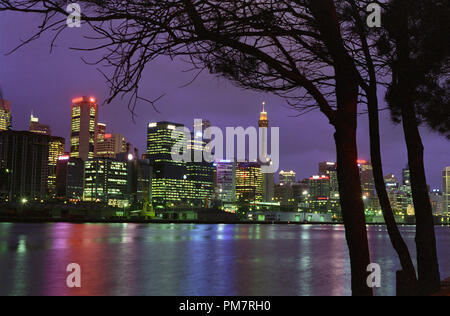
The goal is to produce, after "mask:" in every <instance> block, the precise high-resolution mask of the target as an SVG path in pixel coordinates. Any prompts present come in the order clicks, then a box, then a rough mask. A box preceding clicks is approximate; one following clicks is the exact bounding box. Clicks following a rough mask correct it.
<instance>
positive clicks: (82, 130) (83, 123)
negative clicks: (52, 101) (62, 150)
mask: <svg viewBox="0 0 450 316" xmlns="http://www.w3.org/2000/svg"><path fill="white" fill-rule="evenodd" d="M97 110H98V105H97V99H95V98H93V97H81V98H76V99H73V100H72V124H71V134H70V156H71V157H74V158H81V159H83V160H84V161H86V160H88V159H90V158H94V155H95V144H96V142H97V114H98V113H97Z"/></svg>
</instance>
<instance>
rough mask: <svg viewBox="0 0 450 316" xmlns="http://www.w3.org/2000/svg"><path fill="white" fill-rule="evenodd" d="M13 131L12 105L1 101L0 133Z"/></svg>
mask: <svg viewBox="0 0 450 316" xmlns="http://www.w3.org/2000/svg"><path fill="white" fill-rule="evenodd" d="M9 129H11V103H9V101H7V100H2V99H0V131H7V130H9Z"/></svg>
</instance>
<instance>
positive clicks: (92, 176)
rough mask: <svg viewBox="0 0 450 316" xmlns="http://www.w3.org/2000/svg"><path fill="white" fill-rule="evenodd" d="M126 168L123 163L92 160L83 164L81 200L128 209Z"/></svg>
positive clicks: (99, 159) (108, 159) (108, 160)
mask: <svg viewBox="0 0 450 316" xmlns="http://www.w3.org/2000/svg"><path fill="white" fill-rule="evenodd" d="M127 181H128V166H127V163H126V162H124V161H119V160H116V159H110V158H93V159H89V160H87V161H86V162H85V163H84V191H83V200H84V201H87V202H98V203H104V204H107V205H109V206H112V207H118V208H125V207H128V204H129V201H128V196H127V192H128V182H127Z"/></svg>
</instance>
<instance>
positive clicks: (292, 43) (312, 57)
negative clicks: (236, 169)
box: [0, 0, 372, 295]
mask: <svg viewBox="0 0 450 316" xmlns="http://www.w3.org/2000/svg"><path fill="white" fill-rule="evenodd" d="M78 3H80V4H82V5H83V16H82V19H83V21H84V23H85V24H84V25H86V24H88V25H89V26H90V27H91V28H92V29H93V30H94V31H95V32H96V33H97V34H99V35H100V38H98V37H97V41H98V43H99V44H98V46H96V47H93V48H91V49H85V50H88V51H92V50H99V49H103V50H105V51H106V54H105V55H104V56H103V58H102V59H101V60H100V61H99V62H100V63H105V64H107V65H109V66H113V69H114V71H113V73H112V74H111V76H110V75H109V74H105V77H106V78H107V80H108V82H109V84H110V86H111V97H110V98H109V99H108V100H107V101H108V102H110V101H111V100H112V99H114V98H115V97H117V96H118V95H121V94H124V93H125V94H127V93H130V94H131V98H130V104H129V106H130V107H131V108H132V109H134V106H135V104H136V102H137V101H138V100H142V99H143V98H141V97H140V96H139V82H140V79H141V76H142V73H143V70H144V68H145V66H146V65H147V64H148V63H150V62H152V61H153V60H155V59H156V58H157V57H159V56H161V55H165V56H170V57H177V56H182V57H185V58H187V59H188V60H189V62H190V63H191V64H192V65H193V66H194V68H195V69H198V70H199V71H202V70H204V69H207V70H209V71H210V72H212V73H216V74H218V75H220V76H224V77H226V78H228V79H230V80H231V81H233V82H234V83H235V84H237V85H239V86H242V87H244V88H247V89H254V90H260V91H266V92H267V91H268V92H272V93H274V94H277V95H280V96H282V97H284V98H285V99H286V100H287V102H288V103H289V104H290V105H291V106H293V107H294V108H296V109H297V110H299V111H300V112H307V111H310V110H312V109H314V108H318V109H320V111H322V113H323V114H324V115H325V116H326V117H327V118H328V120H329V122H330V124H332V125H333V126H334V128H335V135H334V136H335V142H336V150H337V164H338V180H339V187H340V198H341V205H342V212H343V218H344V223H345V228H346V237H347V243H348V246H349V250H350V259H351V270H352V290H353V294H354V295H372V290H371V289H370V288H368V287H367V284H366V278H367V276H368V272H367V271H366V269H367V266H368V265H369V263H370V255H369V249H368V240H367V231H366V222H365V215H364V204H363V201H362V191H361V183H360V178H359V170H358V166H357V158H358V154H357V145H356V129H357V109H358V96H359V86H360V84H361V78H360V77H361V76H360V74H359V72H358V70H357V67H356V65H355V61H354V59H353V58H352V56H350V53H349V48H348V46H347V44H346V43H345V42H344V40H343V35H342V32H341V30H342V29H343V28H344V26H343V25H342V23H344V21H339V20H338V13H337V9H336V6H335V1H333V0H297V1H282V0H281V1H280V0H266V1H264V0H263V1H239V0H233V1H230V0H223V1H205V0H198V1H191V0H179V1H142V0H127V1H122V0H121V1H119V0H109V1H100V0H96V1H94V0H80V1H78ZM337 3H338V4H339V1H337ZM64 6H65V1H37V0H22V1H19V0H0V10H9V11H21V12H34V13H41V14H42V16H43V23H42V25H41V29H40V31H39V32H38V33H37V34H35V35H34V36H32V37H31V38H30V39H29V40H33V39H36V38H38V37H39V36H40V35H41V34H42V33H43V32H45V31H47V30H54V31H55V32H56V33H55V34H56V37H57V36H58V35H59V34H60V33H61V32H63V31H64V30H65V28H66V25H65V22H66V16H67V14H68V13H67V12H66V11H65V7H64ZM61 15H62V16H63V18H62V19H61V18H60V17H61ZM58 18H60V19H58ZM55 39H56V38H55ZM28 42H29V41H25V42H24V44H26V43H28ZM52 43H53V42H52Z"/></svg>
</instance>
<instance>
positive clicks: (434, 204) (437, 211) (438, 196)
mask: <svg viewBox="0 0 450 316" xmlns="http://www.w3.org/2000/svg"><path fill="white" fill-rule="evenodd" d="M430 201H431V208H432V209H433V214H434V215H436V216H441V215H443V214H444V197H443V196H442V192H441V191H440V190H438V189H434V190H433V191H431V192H430Z"/></svg>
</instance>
